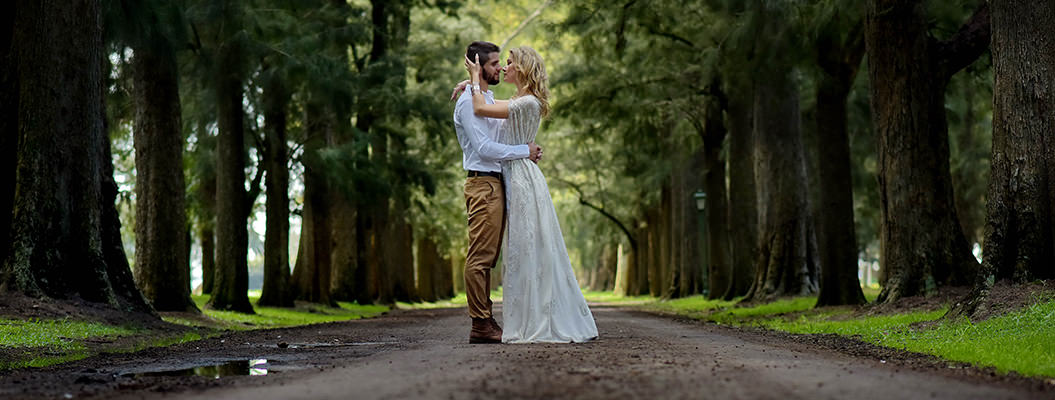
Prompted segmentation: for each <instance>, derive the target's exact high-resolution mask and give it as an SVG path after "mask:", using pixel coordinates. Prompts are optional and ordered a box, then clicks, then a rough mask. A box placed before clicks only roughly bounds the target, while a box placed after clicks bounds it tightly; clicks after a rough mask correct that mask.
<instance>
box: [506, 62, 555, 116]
mask: <svg viewBox="0 0 1055 400" xmlns="http://www.w3.org/2000/svg"><path fill="white" fill-rule="evenodd" d="M509 58H511V59H512V61H513V65H515V66H516V69H517V79H518V80H520V83H521V84H522V85H523V86H524V91H525V92H526V93H528V94H531V95H533V96H535V98H537V99H538V101H539V105H540V106H541V107H540V108H541V113H540V114H541V116H542V118H546V116H547V115H549V76H548V75H546V65H545V64H543V63H542V56H540V55H539V54H538V52H537V51H535V49H532V48H531V47H528V46H520V47H516V48H513V49H512V50H509Z"/></svg>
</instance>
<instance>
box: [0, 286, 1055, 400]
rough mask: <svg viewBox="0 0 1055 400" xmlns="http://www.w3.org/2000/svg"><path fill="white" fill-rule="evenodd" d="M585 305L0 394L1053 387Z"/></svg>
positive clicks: (356, 334)
mask: <svg viewBox="0 0 1055 400" xmlns="http://www.w3.org/2000/svg"><path fill="white" fill-rule="evenodd" d="M593 311H594V314H595V316H596V320H597V324H598V329H599V331H600V335H601V337H600V339H599V340H597V341H594V342H591V343H586V344H577V345H546V344H540V345H469V344H467V343H466V342H467V336H468V318H467V317H466V315H465V311H464V309H452V310H422V311H396V312H393V313H391V314H389V315H386V316H383V317H381V318H377V319H372V320H361V321H350V322H343V323H334V324H326V325H317V326H312V327H301V328H290V329H279V330H270V331H256V332H234V333H230V334H226V335H224V336H222V337H218V338H215V339H209V340H205V341H200V342H195V343H188V344H185V345H180V346H174V347H171V348H166V349H150V350H146V351H142V352H139V353H134V354H120V355H106V356H100V357H94V358H91V359H88V360H83V361H80V362H77V363H73V364H71V365H68V366H66V367H62V368H50V369H45V370H36V371H22V372H16V373H5V374H0V381H2V382H3V384H2V385H0V398H121V399H126V398H127V399H158V398H165V399H210V400H214V399H298V398H299V399H407V398H429V399H496V398H497V399H562V398H567V399H637V398H641V399H695V398H727V399H797V398H802V399H820V398H831V399H847V398H855V399H858V398H859V399H872V398H874V399H884V400H888V399H910V398H924V399H930V398H945V399H969V398H976V399H1027V398H1030V399H1033V398H1055V385H1052V384H1050V383H1047V382H1044V381H1041V380H1029V379H1023V378H1006V377H1000V376H996V377H993V376H990V374H989V372H987V371H984V370H978V369H973V368H966V369H964V368H962V366H956V365H952V366H953V367H954V368H949V365H947V364H946V363H942V362H940V361H935V360H933V359H930V358H928V357H917V356H912V355H908V356H905V355H901V356H898V355H897V354H896V352H888V351H885V350H882V349H876V348H873V347H871V346H867V345H858V346H856V347H857V348H846V349H842V348H841V347H840V346H842V345H841V344H840V343H843V344H847V346H848V347H854V346H853V345H852V343H853V342H851V341H848V340H842V339H838V338H831V337H829V338H826V339H824V338H822V339H823V340H819V341H818V340H817V339H816V338H811V339H803V337H801V336H799V337H795V336H791V335H782V334H772V333H765V332H757V331H743V330H739V329H734V328H727V327H722V326H716V325H709V324H698V323H695V322H688V321H679V320H675V319H672V318H670V317H665V316H656V315H650V314H645V313H642V312H637V311H632V310H628V309H624V308H614V307H599V306H598V307H594V308H593ZM833 343H834V344H833ZM282 345H288V346H285V348H283V347H280V346H282ZM833 349H839V350H833ZM887 353H890V354H893V356H892V357H891V359H890V360H886V359H883V358H884V357H885V356H884V354H887ZM249 359H259V360H266V363H264V362H260V361H256V362H255V363H257V364H259V365H256V366H255V368H248V369H249V370H252V371H255V373H264V372H265V371H266V375H262V376H260V375H256V376H221V377H219V378H216V377H215V375H225V374H228V373H232V374H238V375H240V374H244V373H246V372H247V371H246V370H247V368H246V365H245V363H244V362H245V360H249ZM921 360H922V361H921ZM229 361H235V363H236V364H237V363H238V362H241V364H240V365H237V366H234V367H231V368H227V369H226V370H224V369H219V370H216V369H203V368H199V370H198V373H200V374H206V375H213V376H166V374H167V375H172V374H176V373H177V372H171V370H176V369H186V368H192V367H201V366H205V365H211V364H221V363H224V362H229ZM165 370H167V371H170V372H160V375H154V374H159V371H165ZM185 372H187V373H189V370H188V371H185Z"/></svg>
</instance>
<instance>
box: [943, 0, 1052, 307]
mask: <svg viewBox="0 0 1055 400" xmlns="http://www.w3.org/2000/svg"><path fill="white" fill-rule="evenodd" d="M992 7H993V14H992V24H993V25H992V27H993V36H992V50H993V78H994V86H993V89H994V90H993V154H992V175H991V176H990V179H989V192H988V200H989V204H988V207H987V210H986V211H987V215H986V225H985V251H984V252H983V254H985V259H984V262H983V263H982V268H981V270H980V271H979V274H978V276H977V279H976V282H975V285H974V290H973V291H972V293H971V294H970V295H969V296H968V298H967V299H965V301H964V302H962V303H961V304H959V305H957V307H956V308H955V309H954V311H955V312H954V313H953V315H967V316H970V315H972V314H975V315H976V314H978V313H980V312H981V311H983V309H984V307H983V306H982V303H983V301H984V300H985V298H986V297H987V296H988V294H989V291H990V290H991V289H992V287H993V284H994V282H995V281H997V280H1012V281H1016V282H1024V281H1029V280H1033V279H1052V278H1055V231H1053V230H1055V140H1053V138H1055V114H1053V111H1052V110H1055V4H1053V3H1051V2H1034V1H1023V0H999V1H993V2H992Z"/></svg>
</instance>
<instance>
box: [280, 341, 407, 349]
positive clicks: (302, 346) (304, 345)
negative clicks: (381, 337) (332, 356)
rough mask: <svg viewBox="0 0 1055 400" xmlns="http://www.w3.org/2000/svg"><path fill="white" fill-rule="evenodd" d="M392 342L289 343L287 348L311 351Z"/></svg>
mask: <svg viewBox="0 0 1055 400" xmlns="http://www.w3.org/2000/svg"><path fill="white" fill-rule="evenodd" d="M392 343H393V342H351V343H339V342H334V343H290V344H288V345H287V346H289V348H291V349H311V348H315V347H349V346H380V345H385V344H392Z"/></svg>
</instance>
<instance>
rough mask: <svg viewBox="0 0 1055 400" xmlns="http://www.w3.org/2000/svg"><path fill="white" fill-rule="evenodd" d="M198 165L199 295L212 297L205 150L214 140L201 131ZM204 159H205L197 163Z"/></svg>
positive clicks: (212, 197)
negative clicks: (200, 164)
mask: <svg viewBox="0 0 1055 400" xmlns="http://www.w3.org/2000/svg"><path fill="white" fill-rule="evenodd" d="M198 132H199V135H198V143H199V147H198V148H199V150H200V151H199V152H198V154H197V157H198V159H199V161H198V162H199V163H204V164H207V165H206V166H202V167H201V168H199V169H198V176H197V177H196V178H197V181H198V182H197V185H196V188H195V191H194V199H195V201H196V203H197V206H198V207H197V211H198V213H197V227H198V241H199V246H200V247H201V292H202V293H204V294H212V288H213V280H215V277H216V171H215V170H214V169H213V168H214V167H213V165H212V164H213V160H214V159H215V158H216V157H215V156H212V152H211V151H204V150H205V149H206V148H209V147H212V146H215V143H214V142H215V141H214V140H212V139H214V137H211V136H208V133H207V130H205V129H204V128H202V129H199V130H198ZM206 142H208V143H206ZM202 158H208V159H207V160H201V159H202Z"/></svg>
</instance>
